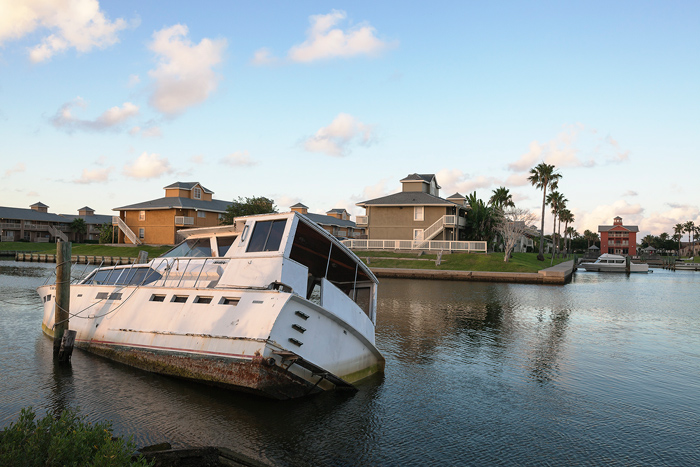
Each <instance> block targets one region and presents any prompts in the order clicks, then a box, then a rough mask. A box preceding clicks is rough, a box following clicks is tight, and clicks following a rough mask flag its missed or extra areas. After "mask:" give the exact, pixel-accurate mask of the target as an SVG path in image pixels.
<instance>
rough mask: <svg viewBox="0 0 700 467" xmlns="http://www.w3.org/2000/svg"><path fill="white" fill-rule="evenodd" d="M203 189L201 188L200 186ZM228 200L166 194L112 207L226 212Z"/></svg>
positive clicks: (118, 209) (126, 209) (131, 209)
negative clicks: (209, 199)
mask: <svg viewBox="0 0 700 467" xmlns="http://www.w3.org/2000/svg"><path fill="white" fill-rule="evenodd" d="M202 189H203V188H202ZM230 204H231V202H230V201H224V200H220V199H212V200H211V201H205V200H202V199H191V198H181V197H175V196H167V197H164V198H158V199H152V200H151V201H144V202H143V203H136V204H130V205H128V206H121V207H118V208H114V209H112V210H113V211H149V210H150V211H155V210H159V209H196V210H199V211H209V212H226V208H227V207H228V206H229V205H230Z"/></svg>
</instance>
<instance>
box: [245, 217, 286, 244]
mask: <svg viewBox="0 0 700 467" xmlns="http://www.w3.org/2000/svg"><path fill="white" fill-rule="evenodd" d="M286 224H287V219H279V220H275V221H258V222H256V223H255V227H253V234H252V235H251V236H250V242H248V249H247V250H246V251H248V252H254V251H277V250H279V248H280V243H281V242H282V234H283V233H284V227H285V226H286Z"/></svg>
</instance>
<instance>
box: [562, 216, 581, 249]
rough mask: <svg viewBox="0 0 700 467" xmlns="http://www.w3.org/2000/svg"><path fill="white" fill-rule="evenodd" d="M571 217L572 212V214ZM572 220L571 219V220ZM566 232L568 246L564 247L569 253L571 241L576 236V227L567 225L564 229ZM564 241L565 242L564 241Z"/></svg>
mask: <svg viewBox="0 0 700 467" xmlns="http://www.w3.org/2000/svg"><path fill="white" fill-rule="evenodd" d="M572 217H573V214H572ZM573 221H574V220H573V219H572V220H571V222H573ZM565 232H566V234H567V235H568V236H569V246H567V247H566V254H567V255H568V254H569V250H570V249H571V242H572V241H573V239H574V238H578V236H579V235H578V232H576V229H575V228H574V227H573V226H569V227H567V228H566V230H565ZM564 243H566V242H564Z"/></svg>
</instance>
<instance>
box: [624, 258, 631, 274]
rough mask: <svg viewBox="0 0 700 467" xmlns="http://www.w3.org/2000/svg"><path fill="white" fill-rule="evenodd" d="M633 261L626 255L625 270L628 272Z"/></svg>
mask: <svg viewBox="0 0 700 467" xmlns="http://www.w3.org/2000/svg"><path fill="white" fill-rule="evenodd" d="M631 262H632V260H631V259H630V257H629V256H625V272H626V273H627V274H629V273H630V263H631Z"/></svg>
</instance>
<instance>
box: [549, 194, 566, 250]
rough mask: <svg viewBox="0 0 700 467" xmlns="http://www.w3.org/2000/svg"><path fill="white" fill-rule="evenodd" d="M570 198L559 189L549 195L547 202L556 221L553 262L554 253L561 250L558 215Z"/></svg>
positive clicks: (553, 227) (553, 232) (554, 226)
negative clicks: (565, 196)
mask: <svg viewBox="0 0 700 467" xmlns="http://www.w3.org/2000/svg"><path fill="white" fill-rule="evenodd" d="M567 201H568V200H567V199H566V198H564V195H562V194H561V193H559V192H558V191H553V192H551V193H550V194H549V195H547V199H546V202H547V204H548V205H550V206H551V207H552V214H553V215H554V220H553V221H554V222H553V225H552V242H553V244H552V246H553V248H554V250H553V251H552V262H553V261H554V255H555V254H556V253H557V250H559V236H558V235H557V217H558V216H559V213H560V212H561V211H562V210H563V209H564V208H565V207H566V202H567ZM559 231H560V232H561V222H559Z"/></svg>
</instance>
